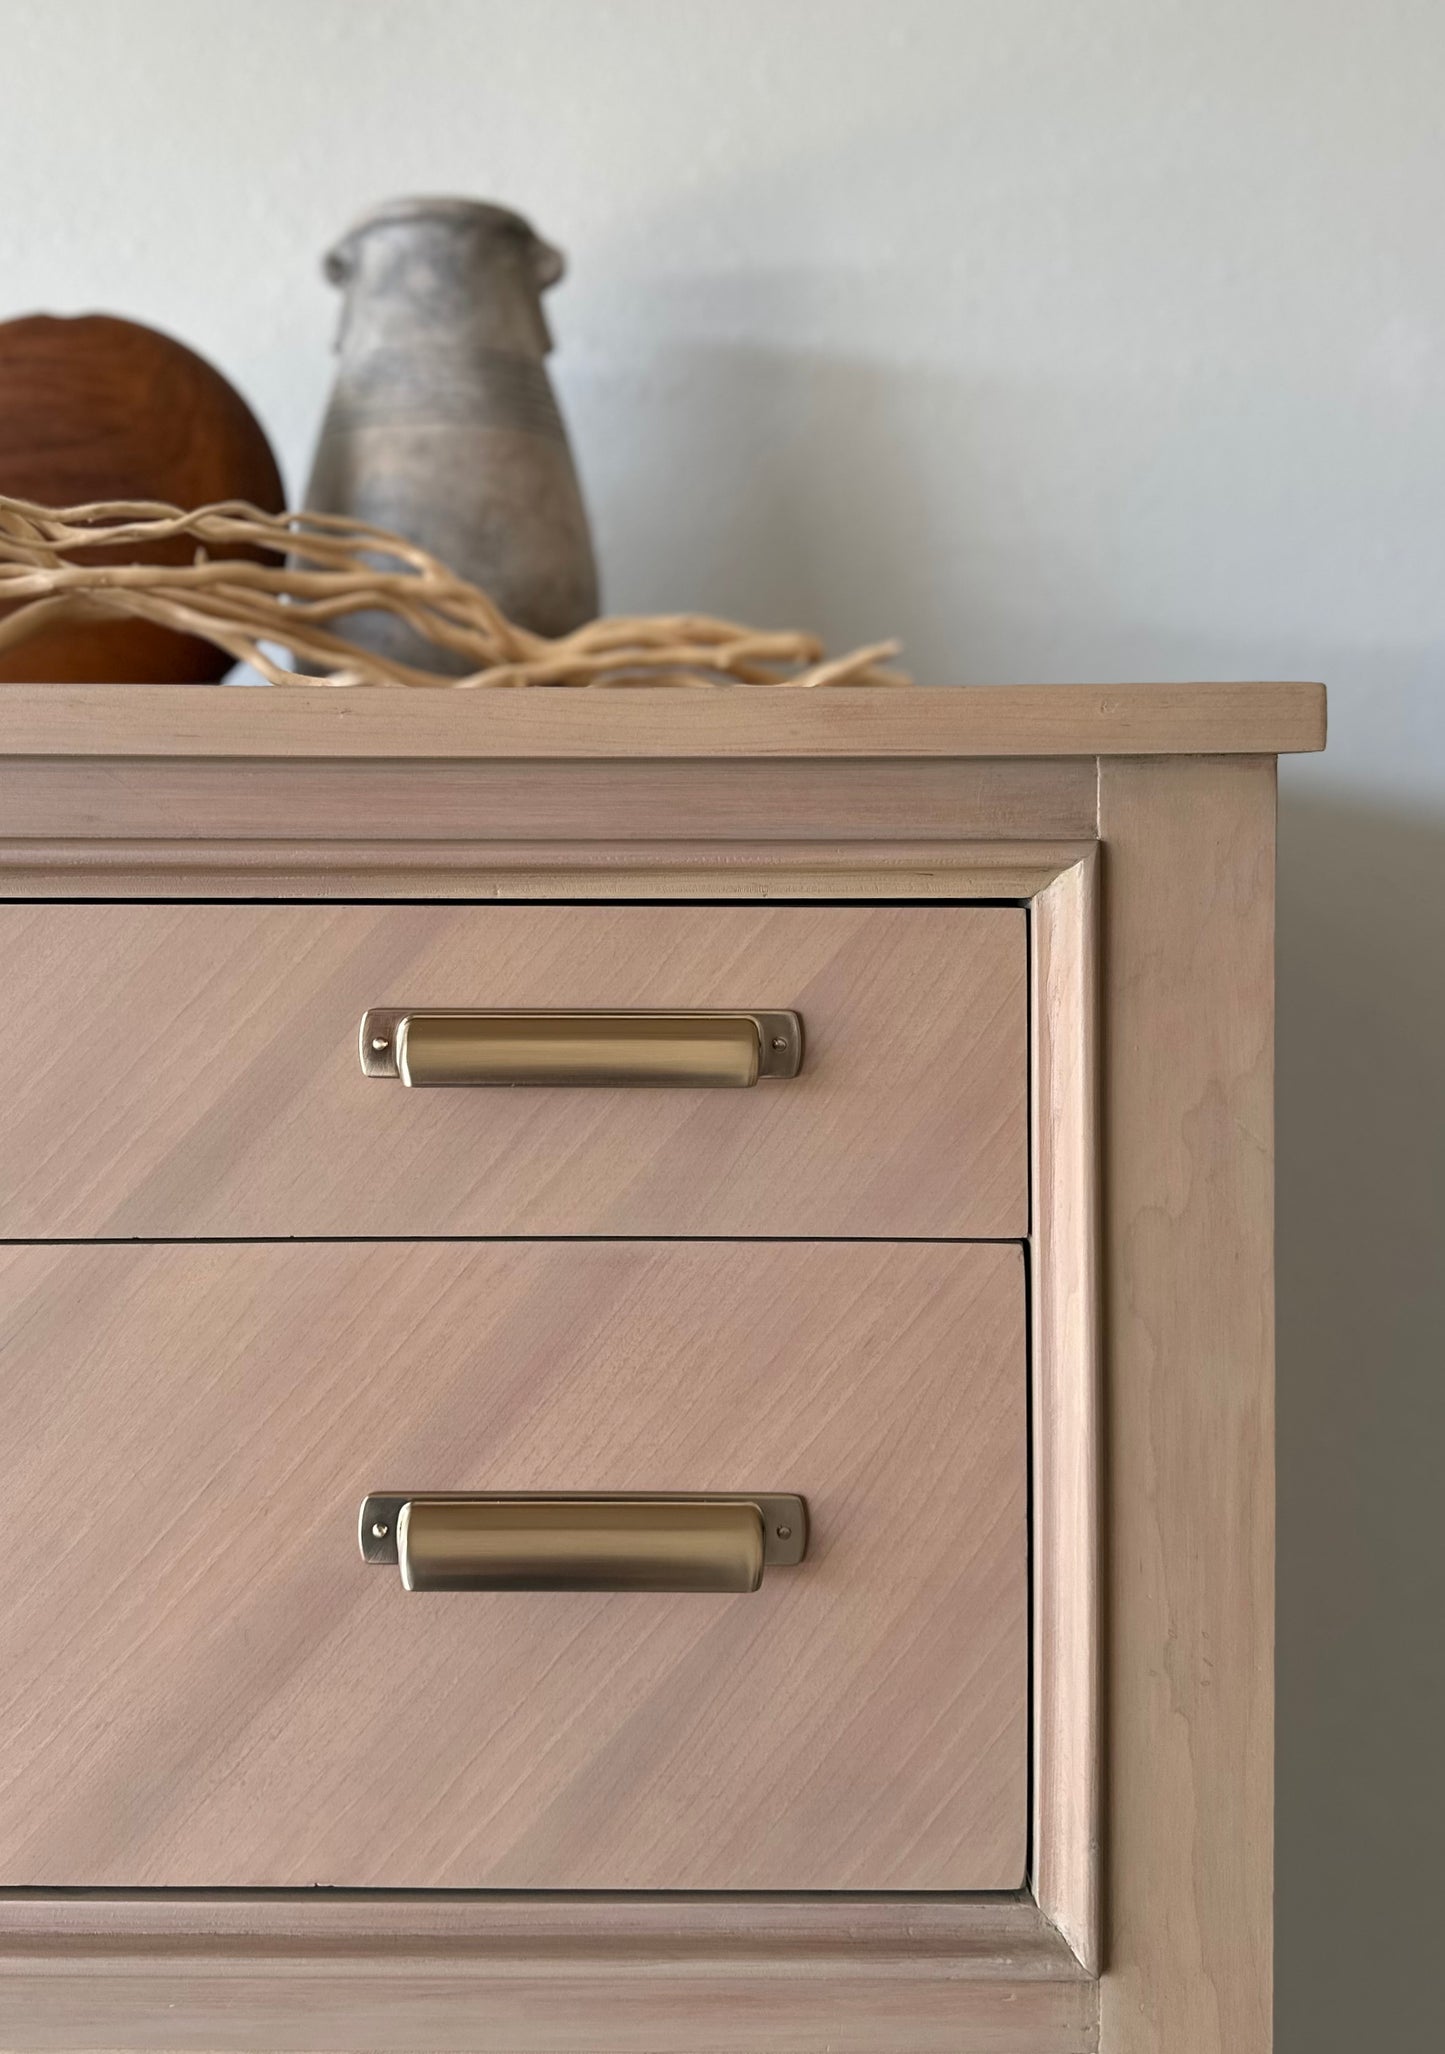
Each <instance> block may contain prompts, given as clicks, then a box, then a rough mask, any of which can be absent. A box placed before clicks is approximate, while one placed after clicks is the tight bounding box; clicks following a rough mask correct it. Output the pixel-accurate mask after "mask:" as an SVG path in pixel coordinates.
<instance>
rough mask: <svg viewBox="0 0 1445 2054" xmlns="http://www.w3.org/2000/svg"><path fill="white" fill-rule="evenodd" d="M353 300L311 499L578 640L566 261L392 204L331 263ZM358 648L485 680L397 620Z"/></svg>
mask: <svg viewBox="0 0 1445 2054" xmlns="http://www.w3.org/2000/svg"><path fill="white" fill-rule="evenodd" d="M325 269H326V275H327V277H328V278H329V279H331V281H332V282H333V284H335V285H338V286H340V288H341V290H342V292H343V293H344V294H345V296H346V297H345V307H344V311H343V314H342V320H341V329H340V333H339V335H338V337H337V344H336V347H337V351H338V354H339V356H340V358H341V364H340V369H339V370H338V372H337V377H336V384H335V387H334V389H333V391H332V395H331V402H330V405H329V406H328V408H327V412H326V419H325V422H324V423H323V426H322V430H321V441H320V445H319V447H318V449H317V452H316V461H315V464H314V467H313V469H312V473H311V481H310V483H309V485H308V486H307V488H306V504H307V506H308V507H311V508H313V509H314V510H316V511H318V512H326V513H344V514H351V515H353V516H355V517H356V518H357V519H359V520H365V521H371V522H375V523H376V524H377V525H378V526H380V527H385V528H392V529H394V530H395V531H396V532H397V533H398V534H401V535H405V536H406V537H407V538H408V539H409V540H411V541H414V542H418V543H420V544H421V545H422V547H423V548H425V549H429V550H430V551H431V552H432V554H433V555H434V556H438V557H440V558H441V559H442V561H443V562H444V563H446V564H449V565H450V566H451V568H452V569H453V570H455V571H457V572H458V573H459V574H460V575H461V576H463V577H465V578H469V579H470V580H471V581H472V582H473V583H474V584H477V585H480V586H482V587H483V589H484V590H485V591H487V592H489V593H490V594H491V596H492V598H493V599H495V600H496V601H497V603H498V605H499V606H500V607H501V608H502V610H503V612H504V613H506V614H507V615H508V616H509V617H510V618H511V619H513V620H515V621H518V622H520V623H521V624H522V626H524V627H529V628H533V629H536V630H537V631H538V632H539V633H542V634H547V635H560V634H565V633H566V632H567V631H568V630H569V629H571V628H575V627H577V626H579V625H580V624H581V622H583V621H585V620H590V619H591V618H592V617H593V616H594V615H595V614H596V612H597V570H596V565H595V562H594V559H593V555H592V541H591V537H590V535H589V533H588V527H587V513H586V509H585V508H584V506H583V504H582V495H581V492H580V490H579V489H578V484H577V474H576V472H575V470H574V469H573V466H572V455H571V451H570V449H569V448H568V445H567V432H566V429H565V428H564V427H563V425H562V417H561V415H560V414H559V412H558V410H557V402H556V399H555V397H554V395H553V392H552V387H551V382H550V380H549V379H548V377H547V369H546V363H545V358H546V355H547V352H548V350H549V349H550V348H551V346H552V338H551V336H550V334H549V333H548V329H547V323H546V319H545V317H544V315H543V313H542V301H541V296H542V293H543V292H544V291H545V290H546V288H547V287H548V286H549V285H555V284H556V282H557V280H558V279H559V278H560V277H561V276H562V271H563V259H562V256H561V253H560V252H559V251H557V250H554V249H552V248H551V247H550V246H549V245H548V244H547V243H544V242H543V241H542V240H541V239H540V237H538V236H537V235H536V234H534V233H533V231H532V229H531V228H530V227H529V225H528V224H527V222H525V221H524V220H523V219H522V217H521V216H520V215H519V214H513V213H511V212H510V211H509V210H508V209H507V208H505V207H494V206H489V205H486V204H485V203H484V202H482V201H480V200H458V199H418V200H393V201H392V202H390V203H389V204H388V205H387V206H384V207H379V208H377V209H376V211H375V212H374V213H371V214H368V215H367V216H366V217H365V219H364V220H362V221H359V222H358V223H357V224H356V226H355V227H354V228H352V229H351V230H350V231H349V232H348V233H347V234H346V235H345V236H343V237H342V239H341V241H340V242H339V243H338V244H337V245H336V247H335V248H334V249H333V250H331V251H330V252H329V253H328V255H327V257H326V262H325ZM339 625H340V626H341V627H342V628H343V630H344V632H345V633H346V634H347V636H348V637H349V638H351V639H352V640H355V641H357V642H360V643H362V644H363V645H364V646H365V647H366V648H368V649H373V650H376V651H378V652H379V653H381V654H384V655H388V656H393V657H398V658H400V659H402V660H403V661H405V662H408V663H414V664H419V665H421V666H422V667H424V668H427V669H431V670H438V671H449V672H452V673H454V674H455V673H460V672H462V671H464V670H466V669H468V668H469V665H468V664H467V663H466V662H465V661H464V660H462V659H459V658H456V657H453V656H450V655H448V654H447V652H445V651H443V650H439V649H437V648H436V647H435V646H434V645H433V644H431V643H427V642H423V641H421V640H419V638H418V637H416V636H415V635H414V634H413V633H412V632H411V630H410V629H408V628H406V627H404V626H402V624H401V623H400V622H398V621H396V620H393V619H392V618H390V617H389V616H387V615H385V614H353V615H352V616H350V618H349V619H348V620H346V621H345V622H343V623H340V624H339Z"/></svg>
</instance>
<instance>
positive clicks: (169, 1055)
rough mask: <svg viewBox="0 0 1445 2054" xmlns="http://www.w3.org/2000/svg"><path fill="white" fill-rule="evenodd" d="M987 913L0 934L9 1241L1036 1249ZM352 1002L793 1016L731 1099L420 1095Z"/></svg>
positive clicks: (1000, 975)
mask: <svg viewBox="0 0 1445 2054" xmlns="http://www.w3.org/2000/svg"><path fill="white" fill-rule="evenodd" d="M1025 957H1026V942H1025V921H1024V915H1023V913H1022V912H1020V911H1017V910H1014V909H1011V908H1005V907H962V906H943V907H917V908H915V907H889V906H867V907H841V906H840V907H828V906H721V905H707V906H557V905H545V906H541V905H537V906H460V907H440V906H385V907H377V906H314V905H302V906H278V905H269V906H236V905H229V906H208V905H185V906H159V905H157V906H145V905H74V906H68V905H32V906H8V907H4V908H0V963H3V965H4V972H5V985H6V992H7V1007H6V1033H7V1042H8V1068H9V1075H10V1092H9V1099H8V1106H7V1110H6V1113H5V1116H4V1122H3V1125H4V1134H5V1151H4V1152H5V1176H4V1178H3V1182H0V1235H4V1236H6V1237H11V1238H27V1239H46V1238H50V1237H56V1238H58V1237H62V1236H68V1237H74V1238H90V1237H98V1238H99V1237H111V1236H115V1237H129V1236H135V1237H138V1238H142V1239H147V1238H156V1239H176V1238H184V1237H189V1236H198V1237H200V1236H212V1235H221V1236H226V1235H234V1236H238V1237H256V1238H262V1237H272V1236H287V1235H303V1236H326V1235H388V1236H396V1237H418V1236H425V1235H431V1234H468V1235H485V1234H525V1235H542V1234H627V1235H638V1236H648V1235H669V1236H670V1235H694V1234H695V1235H737V1234H750V1235H767V1236H776V1235H791V1236H797V1237H799V1238H806V1237H809V1236H818V1235H833V1234H854V1235H862V1236H871V1235H896V1236H909V1235H921V1236H922V1235H932V1236H940V1237H942V1236H957V1237H967V1238H980V1239H982V1238H990V1237H1010V1236H1019V1235H1022V1234H1024V1233H1026V1232H1027V1227H1028V1221H1027V1206H1028V1191H1027V1055H1026V1034H1027V1030H1026V963H1025ZM372 1007H404V1008H406V1007H415V1008H419V1009H425V1008H433V1009H436V1008H441V1009H445V1008H487V1007H498V1008H522V1009H525V1008H539V1009H543V1008H572V1007H575V1008H588V1009H600V1008H609V1007H612V1008H639V1007H651V1008H679V1009H694V1008H734V1009H761V1008H768V1009H777V1010H783V1009H791V1010H796V1011H797V1012H798V1013H799V1014H800V1015H801V1016H802V1020H803V1031H804V1036H805V1044H806V1046H805V1053H804V1059H803V1066H802V1070H801V1073H800V1074H799V1075H798V1076H797V1077H795V1078H792V1079H790V1080H788V1081H764V1082H760V1083H759V1084H757V1085H755V1086H754V1087H753V1088H751V1089H748V1090H711V1089H694V1088H688V1089H650V1090H649V1089H644V1090H633V1089H619V1088H617V1087H616V1086H590V1087H589V1086H567V1087H564V1088H558V1087H553V1086H542V1085H537V1086H530V1085H529V1086H523V1087H519V1088H512V1089H506V1090H503V1089H496V1088H481V1089H465V1088H463V1089H450V1090H411V1089H406V1088H404V1087H403V1086H402V1085H401V1084H400V1083H398V1082H396V1081H388V1080H380V1079H376V1078H367V1077H364V1076H363V1075H362V1072H361V1066H360V1061H359V1056H358V1049H357V1031H358V1027H359V1024H360V1020H361V1016H362V1013H363V1012H364V1011H365V1010H366V1009H368V1008H372Z"/></svg>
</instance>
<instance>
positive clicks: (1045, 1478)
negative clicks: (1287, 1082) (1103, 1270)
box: [1030, 850, 1103, 1973]
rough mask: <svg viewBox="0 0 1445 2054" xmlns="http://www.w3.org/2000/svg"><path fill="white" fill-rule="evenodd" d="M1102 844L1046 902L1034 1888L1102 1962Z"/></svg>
mask: <svg viewBox="0 0 1445 2054" xmlns="http://www.w3.org/2000/svg"><path fill="white" fill-rule="evenodd" d="M1098 873H1099V863H1098V859H1097V853H1096V852H1095V851H1093V850H1090V851H1089V853H1088V854H1087V855H1086V856H1085V857H1084V858H1083V859H1082V860H1081V861H1080V862H1079V863H1077V864H1075V865H1074V866H1073V867H1072V868H1070V869H1068V870H1066V871H1063V872H1062V873H1061V874H1060V875H1059V876H1058V877H1057V878H1056V879H1055V880H1054V882H1053V883H1052V884H1050V885H1049V886H1048V887H1047V889H1046V890H1044V891H1042V892H1041V893H1040V894H1039V895H1038V897H1037V898H1036V899H1035V900H1034V904H1033V909H1032V919H1031V923H1030V925H1031V937H1032V945H1033V970H1034V974H1033V979H1032V991H1033V1032H1032V1036H1031V1046H1032V1061H1033V1077H1034V1119H1033V1148H1034V1179H1033V1188H1034V1224H1033V1237H1032V1239H1033V1296H1032V1304H1031V1330H1032V1331H1031V1347H1032V1353H1031V1361H1032V1365H1033V1393H1034V1404H1033V1414H1032V1418H1033V1437H1032V1453H1033V1523H1034V1527H1033V1530H1034V1549H1035V1579H1034V1827H1033V1830H1034V1840H1033V1858H1032V1864H1031V1876H1032V1881H1033V1887H1034V1895H1035V1897H1036V1898H1037V1899H1038V1902H1039V1905H1040V1907H1041V1909H1042V1910H1043V1911H1044V1912H1045V1913H1046V1914H1047V1915H1048V1917H1049V1918H1051V1919H1052V1920H1053V1922H1054V1924H1055V1925H1056V1926H1057V1927H1058V1929H1059V1931H1060V1932H1061V1933H1062V1934H1063V1936H1064V1938H1065V1939H1066V1940H1067V1941H1068V1942H1069V1945H1070V1946H1071V1947H1072V1948H1073V1950H1074V1952H1075V1953H1076V1954H1077V1956H1078V1958H1079V1960H1080V1961H1081V1962H1082V1963H1083V1965H1084V1966H1085V1967H1086V1968H1088V1969H1090V1970H1091V1971H1093V1972H1094V1973H1097V1972H1098V1968H1099V1961H1100V1918H1101V1905H1100V1879H1099V1826H1100V1817H1099V1812H1100V1774H1101V1768H1102V1753H1103V1740H1102V1735H1101V1733H1100V1730H1099V1722H1100V1711H1099V1683H1100V1675H1099V1648H1100V1639H1099V1634H1100V1602H1099V1535H1100V1498H1099V1468H1100V1460H1101V1452H1102V1451H1101V1447H1100V1438H1101V1421H1100V1406H1101V1392H1100V1384H1101V1376H1100V1370H1101V1354H1100V1348H1101V1336H1100V1303H1099V1285H1100V1249H1099V1168H1100V1162H1099V1138H1100V1137H1099V1117H1098V1084H1099V1049H1098V950H1099V932H1098Z"/></svg>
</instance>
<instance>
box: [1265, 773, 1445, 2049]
mask: <svg viewBox="0 0 1445 2054" xmlns="http://www.w3.org/2000/svg"><path fill="white" fill-rule="evenodd" d="M1279 889H1280V900H1279V1052H1280V1063H1279V1087H1278V1176H1279V1186H1278V1188H1279V1226H1278V1237H1279V1238H1278V1252H1279V1627H1278V1634H1279V1640H1278V1648H1279V1656H1278V1660H1279V1669H1278V1690H1279V1709H1278V1723H1277V1762H1278V1868H1277V1879H1276V1904H1277V1919H1278V1927H1277V1932H1278V1939H1277V2003H1276V2024H1277V2044H1278V2048H1279V2054H1359V2050H1361V2049H1363V2048H1370V2047H1383V2046H1385V2045H1387V2044H1388V2045H1389V2046H1390V2047H1392V2048H1399V2049H1402V2050H1403V2049H1407V2048H1421V2049H1423V2048H1425V2047H1428V2046H1435V2045H1438V2044H1439V2039H1440V2030H1441V2029H1440V2015H1439V1998H1438V1989H1437V1981H1438V1978H1437V1974H1436V1970H1435V1967H1434V1963H1435V1961H1436V1958H1437V1955H1438V1949H1439V1936H1440V1929H1441V1923H1442V1918H1445V1893H1442V1888H1441V1882H1440V1874H1441V1863H1440V1853H1439V1844H1438V1843H1439V1838H1440V1815H1441V1802H1442V1790H1445V1777H1442V1768H1441V1736H1442V1721H1445V1489H1442V1464H1445V1046H1442V1039H1445V822H1442V821H1440V820H1431V819H1429V818H1414V819H1412V818H1410V817H1407V816H1401V815H1399V814H1397V813H1393V812H1385V811H1377V810H1374V809H1373V808H1370V807H1366V806H1356V805H1352V804H1348V803H1335V802H1321V801H1300V800H1296V799H1293V798H1287V800H1286V802H1285V804H1284V805H1283V806H1282V808H1281V817H1280V869H1279Z"/></svg>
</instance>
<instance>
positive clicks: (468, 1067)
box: [361, 1006, 803, 1088]
mask: <svg viewBox="0 0 1445 2054" xmlns="http://www.w3.org/2000/svg"><path fill="white" fill-rule="evenodd" d="M802 1061H803V1023H802V1021H801V1020H800V1019H799V1018H798V1015H797V1014H796V1013H752V1012H738V1013H709V1012H687V1013H650V1012H579V1013H563V1012H555V1013H553V1012H536V1013H529V1012H437V1011H428V1010H425V1009H419V1010H415V1011H409V1010H408V1009H407V1008H406V1007H403V1006H373V1007H372V1008H371V1009H370V1011H369V1012H367V1013H365V1014H363V1015H362V1021H361V1067H362V1070H363V1072H364V1073H365V1075H366V1076H368V1077H398V1078H400V1080H401V1082H402V1083H403V1084H409V1085H413V1086H418V1085H434V1084H471V1085H488V1084H572V1085H589V1084H590V1085H672V1086H679V1085H681V1086H692V1087H693V1088H698V1087H704V1088H705V1087H710V1086H719V1085H721V1086H728V1085H731V1086H734V1087H737V1086H746V1085H750V1084H756V1083H757V1082H758V1081H759V1080H760V1079H763V1078H782V1077H796V1076H797V1074H798V1071H799V1069H800V1068H801V1067H802Z"/></svg>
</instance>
